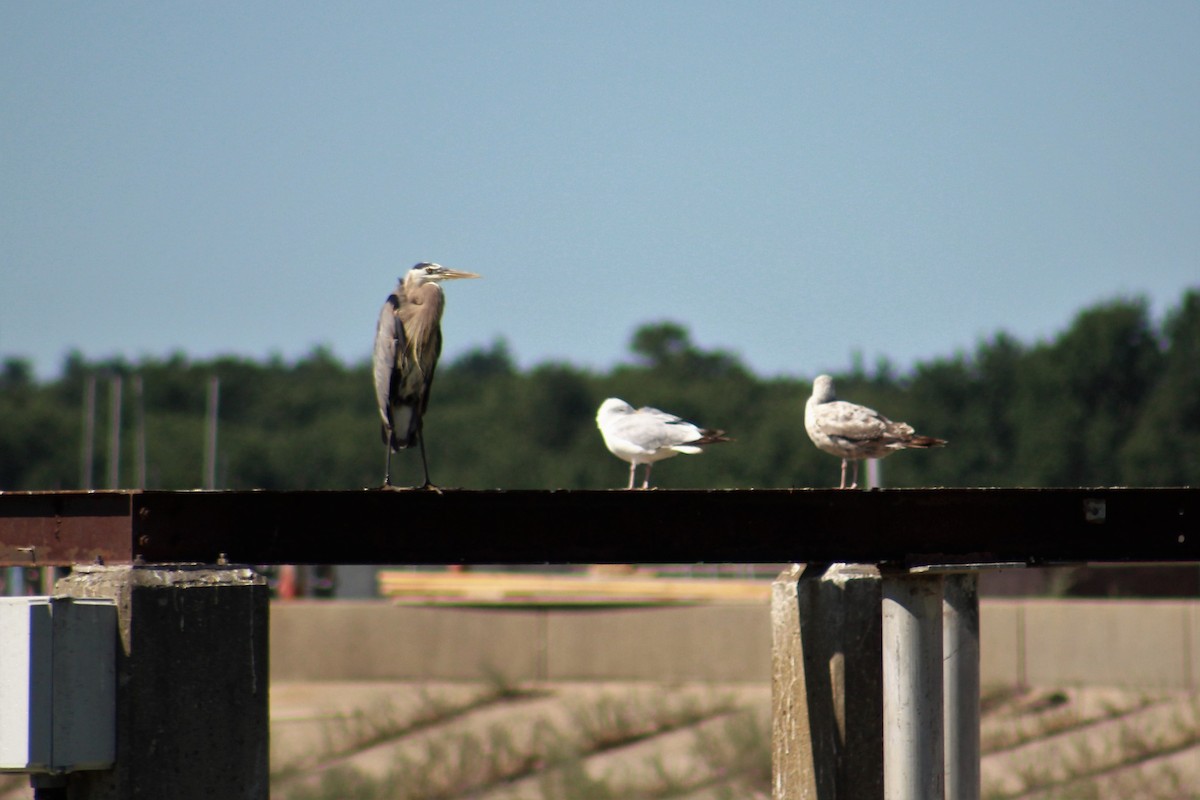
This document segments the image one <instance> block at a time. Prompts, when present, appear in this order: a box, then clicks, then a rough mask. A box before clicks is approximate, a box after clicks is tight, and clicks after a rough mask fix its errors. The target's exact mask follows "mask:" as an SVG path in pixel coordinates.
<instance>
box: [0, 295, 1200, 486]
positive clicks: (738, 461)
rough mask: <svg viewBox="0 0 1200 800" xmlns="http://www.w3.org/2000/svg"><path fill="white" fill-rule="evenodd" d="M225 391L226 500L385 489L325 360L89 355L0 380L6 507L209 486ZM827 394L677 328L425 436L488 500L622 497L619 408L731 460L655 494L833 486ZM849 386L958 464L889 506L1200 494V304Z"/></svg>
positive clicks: (886, 373) (451, 373)
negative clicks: (940, 445) (65, 496)
mask: <svg viewBox="0 0 1200 800" xmlns="http://www.w3.org/2000/svg"><path fill="white" fill-rule="evenodd" d="M118 377H119V378H120V386H121V390H120V393H119V397H120V405H119V407H118V408H114V407H113V405H112V403H111V400H112V399H113V398H115V397H116V396H117V393H116V392H115V391H114V384H115V383H116V379H117V378H118ZM214 377H216V378H217V379H218V386H219V405H218V408H219V414H218V419H219V425H218V430H217V440H216V453H217V458H216V462H215V468H214V469H213V472H214V473H215V486H216V488H222V489H247V488H262V489H348V488H361V487H364V486H378V485H379V484H380V483H381V482H382V478H383V465H384V451H383V445H382V443H381V442H380V438H379V421H378V416H377V414H376V410H375V407H374V391H373V388H372V384H371V376H370V367H369V364H367V363H365V362H364V363H359V364H354V365H349V366H348V365H346V364H344V363H342V362H340V361H339V360H337V359H336V358H334V357H332V356H331V354H330V353H329V352H328V351H325V350H321V349H318V350H315V351H314V352H312V353H311V354H309V355H308V356H306V357H304V358H302V359H300V360H299V361H297V362H296V363H285V362H284V361H282V360H278V359H276V360H269V361H266V362H265V363H260V362H256V361H253V360H247V359H241V358H217V359H213V360H207V361H193V360H190V359H189V358H188V357H187V356H185V355H182V354H179V355H173V356H170V357H168V358H165V359H155V358H148V359H145V360H142V361H139V362H136V363H131V362H128V361H125V360H121V359H117V360H105V361H96V362H90V361H87V360H85V359H84V358H82V357H81V356H78V355H72V356H70V357H68V359H67V360H66V363H65V366H64V369H63V372H62V375H61V377H59V378H57V379H55V380H52V381H45V382H40V381H38V380H36V379H35V378H34V374H33V370H32V368H31V366H30V364H29V363H28V362H27V361H25V360H23V359H21V358H7V359H5V360H4V361H3V365H2V369H0V490H18V489H76V488H82V487H84V485H85V484H86V483H88V482H89V480H90V482H91V484H92V486H93V487H95V488H106V487H109V486H111V485H112V484H113V483H115V484H116V485H117V486H118V487H120V488H135V487H137V486H138V485H139V484H141V485H144V487H145V488H151V489H191V488H197V487H201V486H203V485H204V484H205V482H206V481H205V475H206V472H207V468H206V464H205V458H206V456H205V454H206V452H207V441H208V440H207V436H208V432H207V427H206V408H207V403H208V398H209V391H210V386H211V385H212V383H213V381H212V379H213V378H214ZM812 377H814V376H812V375H806V376H803V377H801V378H778V377H776V378H760V377H758V376H756V375H754V374H753V373H751V372H750V371H749V370H748V369H747V368H746V367H745V366H744V365H743V364H742V363H741V362H740V361H739V359H738V358H737V357H736V356H735V355H733V354H731V353H729V352H726V351H723V350H702V349H699V348H697V347H696V346H695V345H694V344H693V342H692V341H691V337H690V334H689V332H688V330H687V329H686V328H685V327H684V326H682V325H679V324H676V323H672V322H659V323H653V324H647V325H644V326H643V327H641V328H639V329H638V330H637V331H635V332H634V333H633V336H632V338H631V342H630V359H629V363H627V364H622V365H620V366H618V367H616V368H614V369H613V370H611V371H610V372H607V373H596V372H593V371H589V370H586V369H580V368H577V367H574V366H572V365H570V364H566V363H545V364H541V365H538V366H535V367H533V368H531V369H529V370H519V369H517V368H516V366H515V364H514V360H513V358H512V356H511V354H510V353H509V351H508V348H507V346H506V344H505V343H504V342H503V341H499V342H496V343H494V344H492V345H490V346H489V347H483V348H479V349H476V350H474V351H471V352H468V353H466V354H464V355H462V356H461V357H459V358H457V359H455V360H453V361H446V362H443V363H442V364H441V365H440V366H439V368H438V374H437V379H436V381H435V383H434V387H433V394H432V400H431V403H430V409H429V413H428V416H427V417H426V423H425V431H426V436H427V442H428V451H429V461H430V470H431V474H432V478H433V480H434V482H435V483H438V484H439V485H442V486H447V487H462V488H471V489H486V488H511V489H518V488H521V489H524V488H572V489H574V488H588V489H599V488H617V487H621V486H623V485H624V483H625V481H626V479H627V476H628V468H627V465H626V464H625V463H624V462H621V461H618V460H617V459H616V458H615V457H613V456H612V455H610V454H609V453H608V452H607V451H606V450H605V449H604V445H603V442H602V440H601V438H600V435H599V432H598V431H597V430H596V424H595V414H596V409H597V407H598V406H599V404H600V402H601V401H602V400H603V399H604V398H606V397H609V396H616V397H621V398H623V399H625V400H628V401H629V402H630V403H633V404H634V405H635V406H640V405H652V406H656V407H659V408H662V409H665V410H668V411H671V412H674V413H676V414H679V415H681V416H684V417H686V418H688V419H692V420H694V421H696V422H698V423H700V424H701V425H704V426H709V427H717V428H723V429H725V430H726V431H728V434H729V435H730V436H733V437H734V438H735V439H736V441H735V442H733V443H731V444H727V445H721V446H719V447H713V448H711V449H710V450H708V451H707V452H706V453H704V454H703V455H699V456H680V457H678V458H675V459H672V460H671V461H669V462H666V463H664V464H662V465H660V466H659V467H657V468H656V469H655V470H654V483H655V485H657V486H659V487H663V488H709V487H731V488H732V487H758V488H784V487H810V486H811V487H829V486H835V485H836V484H837V480H838V468H839V462H838V460H837V459H835V458H833V457H832V456H829V455H826V454H824V453H821V452H819V451H818V450H817V449H816V448H815V447H814V446H813V445H812V443H811V442H810V441H809V440H808V437H807V436H806V435H805V433H804V420H803V417H804V402H805V400H806V399H807V397H808V395H809V393H810V390H811V379H812ZM834 377H835V378H836V379H837V388H838V394H839V395H840V396H841V397H842V398H843V399H848V400H853V401H855V402H858V403H862V404H864V405H869V406H873V407H875V408H877V409H879V410H880V411H882V412H883V413H885V414H887V415H888V416H890V417H892V418H893V419H901V420H906V421H908V422H910V423H912V424H913V425H914V426H915V427H916V428H917V430H918V431H921V432H923V433H927V434H931V435H934V436H939V437H942V438H945V439H948V440H949V441H950V445H949V447H947V448H945V449H944V450H935V451H911V452H906V453H900V454H897V455H894V456H892V457H890V458H888V459H887V460H886V461H884V462H883V476H884V483H885V484H886V485H887V486H895V487H911V486H1027V487H1043V486H1082V485H1087V486H1098V485H1105V486H1108V485H1140V486H1175V485H1195V484H1196V483H1198V482H1200V289H1196V290H1191V291H1188V292H1187V293H1185V295H1184V296H1183V298H1182V299H1181V301H1180V303H1179V304H1178V306H1176V307H1175V308H1174V309H1173V310H1171V311H1170V312H1169V313H1168V314H1167V315H1166V317H1165V319H1163V320H1162V321H1161V322H1158V321H1156V320H1153V319H1151V316H1150V313H1149V310H1148V306H1147V304H1146V302H1145V301H1143V300H1140V299H1120V300H1115V301H1112V302H1108V303H1104V304H1101V305H1097V306H1094V307H1091V308H1088V309H1086V310H1084V311H1082V312H1081V313H1079V314H1078V315H1077V316H1076V318H1075V319H1074V320H1073V321H1071V323H1070V325H1069V327H1067V328H1066V329H1065V330H1064V331H1063V332H1062V333H1061V334H1059V335H1058V336H1056V337H1055V338H1053V339H1052V340H1050V341H1045V342H1038V343H1022V342H1018V341H1016V340H1014V339H1013V338H1012V337H1011V336H1009V335H1007V334H1004V333H997V334H996V335H994V336H993V337H992V338H991V339H990V340H988V341H985V342H982V343H980V344H979V345H978V346H977V347H976V349H975V351H974V352H971V353H965V352H964V353H958V354H955V355H952V356H947V357H944V358H938V359H935V360H933V361H929V362H925V363H920V364H918V365H916V366H915V367H914V368H913V369H912V371H911V372H908V373H905V374H897V372H896V371H895V370H894V369H893V368H892V367H891V366H890V365H889V364H888V363H886V362H883V363H879V364H877V365H874V366H873V367H871V368H867V367H865V366H864V365H862V364H856V365H854V366H853V367H852V368H851V369H850V370H849V371H848V372H846V373H844V374H838V375H835V376H834ZM89 385H91V386H93V387H94V390H93V394H94V398H95V402H94V406H93V407H94V410H95V413H94V415H92V416H91V417H90V419H92V420H94V422H92V423H90V424H89V415H88V414H87V413H86V411H85V409H86V408H87V402H86V397H87V395H88V393H89V389H88V387H89ZM116 411H119V420H120V421H119V427H118V426H115V425H114V422H115V421H116V420H117V416H118V415H117V414H116V413H114V412H116ZM114 428H115V429H116V430H118V431H119V433H120V435H119V437H118V439H117V445H118V446H117V448H116V453H117V454H118V456H117V460H116V462H115V463H116V466H117V470H116V472H115V474H114V472H113V470H112V468H111V467H112V462H111V461H110V459H111V456H112V455H113V453H114V450H113V448H112V443H113V436H112V432H113V430H114ZM89 429H90V431H91V436H90V437H89V436H88V435H86V434H87V432H88V431H89ZM89 442H90V443H91V444H90V445H89ZM88 453H90V454H91V458H90V460H88V459H87V454H88ZM393 473H394V479H395V482H396V483H399V484H406V483H407V484H414V483H419V482H420V480H421V472H420V456H419V454H418V453H417V452H415V451H411V452H401V453H399V454H398V455H397V456H396V457H395V458H394V459H393Z"/></svg>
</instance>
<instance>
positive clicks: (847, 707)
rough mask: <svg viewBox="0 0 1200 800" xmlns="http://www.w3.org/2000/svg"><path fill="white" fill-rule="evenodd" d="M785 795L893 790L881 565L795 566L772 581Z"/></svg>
mask: <svg viewBox="0 0 1200 800" xmlns="http://www.w3.org/2000/svg"><path fill="white" fill-rule="evenodd" d="M771 620H772V637H773V641H772V689H771V695H772V706H773V711H774V713H773V725H774V729H773V731H772V742H773V745H772V749H773V753H772V758H773V769H772V771H773V773H774V776H773V778H774V791H773V795H774V798H775V800H799V799H800V798H804V800H843V799H847V800H848V798H855V799H856V800H858V799H859V798H862V799H863V800H880V799H881V798H882V797H883V702H882V697H883V683H882V680H883V679H882V674H881V663H882V655H881V642H882V638H881V636H882V634H881V625H880V580H879V571H878V570H877V569H875V568H874V567H871V566H864V565H846V564H838V565H834V566H833V567H831V568H830V569H829V570H827V571H825V572H824V574H821V573H820V571H819V570H818V572H817V574H815V575H812V574H809V572H808V571H807V570H806V571H805V572H804V573H803V574H801V570H800V567H799V566H798V565H794V566H793V567H792V568H791V569H790V570H788V571H787V572H784V573H783V574H782V575H780V576H779V578H777V579H776V581H775V583H774V584H773V585H772V596H771Z"/></svg>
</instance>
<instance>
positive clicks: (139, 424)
mask: <svg viewBox="0 0 1200 800" xmlns="http://www.w3.org/2000/svg"><path fill="white" fill-rule="evenodd" d="M133 396H134V413H135V414H136V415H137V416H136V418H135V419H134V436H135V439H134V448H135V450H136V452H135V460H134V465H133V488H135V489H145V488H146V387H145V385H144V384H143V383H142V376H141V374H138V375H134V376H133Z"/></svg>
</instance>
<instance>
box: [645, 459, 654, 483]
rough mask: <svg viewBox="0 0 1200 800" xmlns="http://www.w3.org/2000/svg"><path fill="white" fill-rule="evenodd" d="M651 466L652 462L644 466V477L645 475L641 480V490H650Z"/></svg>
mask: <svg viewBox="0 0 1200 800" xmlns="http://www.w3.org/2000/svg"><path fill="white" fill-rule="evenodd" d="M653 466H654V462H653V461H651V462H649V463H648V464H646V475H645V477H644V478H643V480H642V488H643V489H649V488H650V468H651V467H653Z"/></svg>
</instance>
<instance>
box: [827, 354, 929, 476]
mask: <svg viewBox="0 0 1200 800" xmlns="http://www.w3.org/2000/svg"><path fill="white" fill-rule="evenodd" d="M804 429H805V430H807V431H808V437H809V438H810V439H812V440H813V444H815V445H816V446H817V447H819V448H820V449H822V450H824V451H825V452H826V453H829V454H831V455H835V456H837V457H838V458H840V459H842V483H841V485H840V486H839V487H838V488H839V489H845V488H846V462H847V461H853V462H854V477H853V479H852V480H851V483H850V488H851V489H857V488H858V462H859V461H861V460H862V459H864V458H883V457H884V456H886V455H889V454H891V453H892V452H893V451H895V450H904V449H905V448H908V447H922V448H923V447H942V446H944V445H945V444H946V440H945V439H935V438H934V437H932V436H922V435H920V434H918V433H916V432H915V431H913V427H912V425H909V424H908V423H906V422H892V421H891V420H890V419H888V418H887V417H885V416H883V415H882V414H880V413H879V412H878V411H876V410H875V409H872V408H867V407H866V406H860V405H857V404H856V403H848V402H846V401H845V400H838V399H837V394H836V392H834V389H833V378H831V377H829V376H828V375H818V376H817V379H816V380H814V381H813V393H812V397H810V398H808V403H807V404H806V405H805V406H804Z"/></svg>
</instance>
